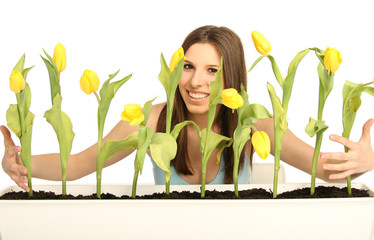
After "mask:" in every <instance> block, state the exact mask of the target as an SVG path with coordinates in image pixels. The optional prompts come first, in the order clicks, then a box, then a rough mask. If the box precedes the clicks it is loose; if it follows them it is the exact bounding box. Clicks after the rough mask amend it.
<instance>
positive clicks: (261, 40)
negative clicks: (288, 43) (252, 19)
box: [252, 31, 271, 55]
mask: <svg viewBox="0 0 374 240" xmlns="http://www.w3.org/2000/svg"><path fill="white" fill-rule="evenodd" d="M252 39H253V43H254V44H255V47H256V49H257V51H258V52H259V53H260V54H261V55H268V54H270V52H271V44H270V42H269V41H268V40H267V39H266V38H265V37H264V36H263V35H262V34H261V33H259V32H257V31H253V32H252Z"/></svg>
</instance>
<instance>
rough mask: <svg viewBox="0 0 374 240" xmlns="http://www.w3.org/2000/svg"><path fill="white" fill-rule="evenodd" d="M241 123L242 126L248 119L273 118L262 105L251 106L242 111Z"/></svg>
mask: <svg viewBox="0 0 374 240" xmlns="http://www.w3.org/2000/svg"><path fill="white" fill-rule="evenodd" d="M239 116H240V117H239V121H240V123H241V124H242V125H244V122H245V121H246V119H248V118H255V119H258V118H271V114H270V113H269V111H268V110H267V109H266V108H265V107H264V106H262V105H261V104H256V103H254V104H250V105H248V106H246V107H245V108H244V109H242V113H241V114H240V115H239Z"/></svg>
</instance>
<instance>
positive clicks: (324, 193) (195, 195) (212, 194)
mask: <svg viewBox="0 0 374 240" xmlns="http://www.w3.org/2000/svg"><path fill="white" fill-rule="evenodd" d="M349 197H369V193H368V191H367V190H363V189H356V188H352V195H351V196H349V195H348V193H347V188H337V187H323V186H319V187H316V189H315V194H314V195H312V196H311V195H310V188H302V189H296V190H293V191H289V192H284V193H281V194H278V196H277V198H278V199H300V198H349ZM272 198H273V193H272V192H271V190H268V191H267V190H265V189H262V188H258V189H250V190H243V191H239V197H236V196H235V194H234V192H233V191H225V192H220V191H215V190H214V191H208V190H207V191H205V199H272ZM1 199H3V200H28V199H35V200H47V199H48V200H50V199H60V200H61V199H74V200H78V199H97V196H96V193H93V194H92V195H87V196H83V195H78V196H73V195H65V196H63V195H58V194H55V193H54V192H44V191H34V192H33V196H32V197H31V198H29V195H28V193H26V192H8V193H6V194H4V195H3V196H1V197H0V200H1ZM101 199H132V198H131V196H127V195H124V196H121V197H118V196H115V195H113V194H110V193H102V194H101ZM136 199H201V197H200V192H192V193H191V192H188V191H184V192H171V193H170V194H169V195H167V194H165V193H154V194H152V195H144V196H137V197H136Z"/></svg>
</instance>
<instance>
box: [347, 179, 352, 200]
mask: <svg viewBox="0 0 374 240" xmlns="http://www.w3.org/2000/svg"><path fill="white" fill-rule="evenodd" d="M347 189H348V195H349V196H351V195H352V184H351V176H348V177H347Z"/></svg>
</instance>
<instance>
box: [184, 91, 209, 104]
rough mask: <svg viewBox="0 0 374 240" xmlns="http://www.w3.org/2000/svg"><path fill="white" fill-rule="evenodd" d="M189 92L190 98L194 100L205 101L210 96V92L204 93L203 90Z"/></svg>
mask: <svg viewBox="0 0 374 240" xmlns="http://www.w3.org/2000/svg"><path fill="white" fill-rule="evenodd" d="M187 92H188V96H189V97H190V100H191V101H193V102H201V101H204V100H205V99H206V98H208V97H209V94H207V93H202V92H190V91H187Z"/></svg>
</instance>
